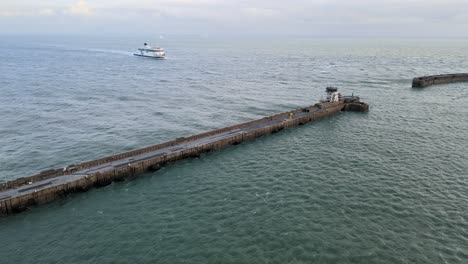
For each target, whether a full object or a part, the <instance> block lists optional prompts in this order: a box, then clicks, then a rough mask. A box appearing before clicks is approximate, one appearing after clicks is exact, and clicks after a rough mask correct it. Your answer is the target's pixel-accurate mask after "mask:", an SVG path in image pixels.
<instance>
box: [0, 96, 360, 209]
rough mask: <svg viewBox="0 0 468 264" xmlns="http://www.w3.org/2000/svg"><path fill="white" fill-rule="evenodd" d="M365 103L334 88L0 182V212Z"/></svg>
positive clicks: (348, 109)
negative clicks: (305, 103)
mask: <svg viewBox="0 0 468 264" xmlns="http://www.w3.org/2000/svg"><path fill="white" fill-rule="evenodd" d="M329 95H331V93H330V94H329ZM368 109H369V106H368V105H367V104H365V103H362V102H360V99H359V97H356V96H348V97H341V96H339V97H338V94H337V93H336V89H335V92H334V93H333V96H332V97H329V100H327V101H322V102H320V103H317V104H315V105H313V106H309V107H305V108H301V109H296V110H293V111H289V112H284V113H280V114H276V115H272V116H268V117H264V118H261V119H258V120H253V121H250V122H246V123H242V124H238V125H234V126H229V127H225V128H221V129H216V130H213V131H210V132H206V133H202V134H198V135H193V136H190V137H182V138H177V139H175V140H173V141H169V142H165V143H161V144H157V145H153V146H149V147H145V148H141V149H137V150H133V151H128V152H124V153H120V154H117V155H113V156H108V157H104V158H101V159H97V160H93V161H88V162H83V163H80V164H73V165H69V166H66V167H64V168H60V169H51V170H47V171H42V172H40V173H39V174H36V175H33V176H29V177H23V178H19V179H16V180H12V181H9V182H5V183H0V216H1V215H9V214H13V213H19V212H22V211H24V210H26V209H28V208H30V207H31V206H35V205H40V204H44V203H48V202H51V201H53V200H56V199H59V198H61V197H64V196H66V195H67V194H68V193H73V192H84V191H87V190H89V189H90V188H92V187H102V186H106V185H109V184H111V183H112V182H113V181H123V180H125V179H126V178H129V177H135V176H138V175H141V174H143V173H146V172H154V171H157V170H159V169H160V168H161V167H163V166H164V165H166V164H168V163H170V162H174V161H177V160H181V159H185V158H193V157H199V156H200V155H201V154H202V153H207V152H210V151H214V150H219V149H222V148H224V147H227V146H230V145H238V144H240V143H242V142H244V141H247V140H250V139H254V138H257V137H260V136H263V135H267V134H271V133H276V132H279V131H281V130H283V129H285V128H288V127H293V126H300V125H303V124H305V123H308V122H312V121H314V120H317V119H320V118H323V117H326V116H330V115H333V114H336V113H338V112H340V111H357V112H367V111H368Z"/></svg>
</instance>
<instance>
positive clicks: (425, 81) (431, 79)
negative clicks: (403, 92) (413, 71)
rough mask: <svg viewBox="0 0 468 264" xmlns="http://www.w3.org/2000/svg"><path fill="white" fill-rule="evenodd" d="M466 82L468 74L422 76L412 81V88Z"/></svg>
mask: <svg viewBox="0 0 468 264" xmlns="http://www.w3.org/2000/svg"><path fill="white" fill-rule="evenodd" d="M454 82H468V73H455V74H441V75H431V76H422V77H417V78H414V79H413V85H412V86H413V88H424V87H428V86H431V85H435V84H447V83H454Z"/></svg>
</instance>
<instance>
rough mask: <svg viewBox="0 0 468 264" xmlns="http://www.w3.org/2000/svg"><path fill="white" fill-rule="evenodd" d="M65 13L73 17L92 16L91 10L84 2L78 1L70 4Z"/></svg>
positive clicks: (83, 0)
mask: <svg viewBox="0 0 468 264" xmlns="http://www.w3.org/2000/svg"><path fill="white" fill-rule="evenodd" d="M66 13H67V14H71V15H75V16H90V15H92V14H93V10H92V9H91V8H90V7H89V5H88V4H87V3H86V1H85V0H78V2H76V3H74V4H72V5H71V6H70V7H69V8H68V10H67V12H66Z"/></svg>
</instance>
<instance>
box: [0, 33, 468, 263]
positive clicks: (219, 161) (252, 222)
mask: <svg viewBox="0 0 468 264" xmlns="http://www.w3.org/2000/svg"><path fill="white" fill-rule="evenodd" d="M0 38H1V41H0V181H9V180H13V179H16V178H19V177H24V176H29V175H33V174H35V173H38V172H39V171H42V170H47V169H50V168H60V167H64V166H67V165H69V164H76V163H79V162H83V161H88V160H92V159H95V158H99V157H103V156H108V155H112V154H116V153H119V152H123V151H127V150H131V149H135V148H140V147H144V146H148V145H152V144H157V143H161V142H164V141H168V140H171V139H175V138H177V137H182V136H189V135H193V134H197V133H201V132H205V131H209V130H212V129H216V128H221V127H224V126H228V125H234V124H237V123H240V122H245V121H250V120H254V119H258V118H261V117H264V116H268V115H271V114H275V113H279V112H284V111H288V110H291V109H296V108H300V107H304V106H309V105H313V104H315V103H316V102H318V101H319V100H320V99H323V98H325V96H326V95H325V88H326V87H327V86H336V87H338V88H339V91H340V92H341V93H343V94H345V95H358V96H360V98H361V100H362V101H364V102H366V103H369V105H370V111H369V112H368V113H350V112H344V113H339V114H337V115H334V116H331V117H327V118H324V119H321V120H319V121H316V122H313V123H310V124H307V125H304V126H301V127H296V128H290V129H286V130H284V131H282V132H280V133H277V134H274V135H269V136H264V137H261V138H258V139H255V140H253V141H249V142H246V143H243V144H241V145H238V146H233V147H229V148H226V149H224V150H221V151H216V152H214V153H210V154H206V155H203V156H202V157H200V158H196V159H190V160H185V161H181V162H177V163H174V164H171V165H169V166H167V167H164V168H163V169H162V170H160V171H158V172H155V173H149V174H146V175H143V176H141V177H139V178H137V179H134V180H128V181H125V182H121V183H113V184H111V185H109V186H107V187H104V188H99V189H93V190H90V191H88V192H86V193H80V194H71V195H69V196H67V197H66V198H65V199H62V200H59V201H55V202H52V203H49V204H47V205H43V206H39V207H34V208H32V209H31V210H29V211H27V212H24V213H21V214H17V215H13V216H9V217H3V218H0V262H1V263H5V264H7V263H389V264H390V263H426V264H430V263H468V140H467V138H468V107H467V106H468V84H467V83H454V84H448V85H438V86H431V87H428V88H424V89H415V88H411V80H412V78H414V77H417V76H423V75H433V74H442V73H456V72H467V71H468V40H463V39H375V38H374V39H362V38H355V39H351V38H350V39H338V38H330V39H320V38H306V37H221V36H219V37H218V36H208V35H206V36H190V35H187V36H165V37H164V38H163V37H159V36H151V37H148V36H147V37H146V38H136V37H133V36H114V37H110V36H105V34H103V36H67V35H47V36H46V35H3V36H0ZM144 42H148V43H149V44H151V45H154V46H156V45H160V46H162V47H164V48H165V49H166V53H167V59H165V60H153V59H148V58H141V57H136V56H133V55H132V53H133V52H134V51H135V50H136V49H137V48H139V47H141V46H142V44H143V43H144Z"/></svg>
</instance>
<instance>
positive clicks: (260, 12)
mask: <svg viewBox="0 0 468 264" xmlns="http://www.w3.org/2000/svg"><path fill="white" fill-rule="evenodd" d="M244 13H245V14H247V15H248V16H253V17H273V16H276V15H278V14H279V12H278V11H276V10H273V9H268V8H256V7H248V8H244Z"/></svg>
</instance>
